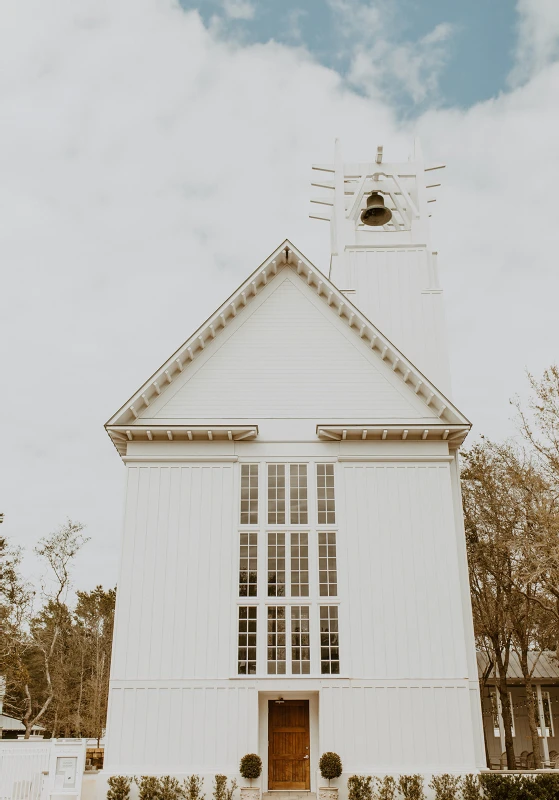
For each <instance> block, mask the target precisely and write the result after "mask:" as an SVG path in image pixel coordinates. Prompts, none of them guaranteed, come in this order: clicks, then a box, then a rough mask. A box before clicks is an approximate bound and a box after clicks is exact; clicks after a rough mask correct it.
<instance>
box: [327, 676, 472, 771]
mask: <svg viewBox="0 0 559 800" xmlns="http://www.w3.org/2000/svg"><path fill="white" fill-rule="evenodd" d="M320 742H321V749H322V750H324V751H326V750H332V751H334V752H337V753H344V772H348V773H351V772H363V771H365V772H375V771H379V772H381V771H385V770H386V771H388V772H390V771H394V770H413V771H415V772H428V771H430V770H431V769H432V770H434V771H437V770H449V769H453V768H454V769H456V770H462V769H464V768H470V769H472V768H474V765H475V756H474V747H473V734H472V731H471V724H470V709H469V698H468V690H467V689H466V688H465V686H461V687H441V686H404V687H403V686H389V685H387V686H355V685H346V686H334V685H332V686H324V687H323V688H322V690H321V692H320Z"/></svg>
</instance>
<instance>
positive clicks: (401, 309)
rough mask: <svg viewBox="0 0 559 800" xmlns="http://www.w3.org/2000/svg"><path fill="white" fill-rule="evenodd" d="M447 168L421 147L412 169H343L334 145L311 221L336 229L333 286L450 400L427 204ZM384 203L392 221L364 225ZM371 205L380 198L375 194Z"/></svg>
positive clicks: (318, 174) (322, 168)
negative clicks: (371, 208)
mask: <svg viewBox="0 0 559 800" xmlns="http://www.w3.org/2000/svg"><path fill="white" fill-rule="evenodd" d="M440 169H442V165H434V166H428V167H426V166H425V164H424V162H423V155H422V153H421V147H420V145H419V142H418V140H416V141H415V147H414V153H413V156H410V159H409V160H408V161H406V162H395V163H386V162H384V154H383V147H382V146H379V147H377V152H376V156H375V159H374V160H373V161H370V162H359V163H344V162H343V159H342V152H341V146H340V142H339V140H336V145H335V156H334V163H333V164H314V165H313V170H314V177H313V182H312V185H313V186H317V187H320V188H323V189H327V190H328V196H327V197H317V198H313V199H312V200H311V202H312V203H313V204H315V205H314V209H316V208H318V209H319V210H318V211H316V210H313V212H312V213H311V215H310V216H311V217H313V218H315V219H322V220H326V221H329V222H330V237H331V259H330V279H331V280H332V282H333V283H334V284H335V285H336V286H337V287H338V288H339V289H340V290H341V291H342V292H343V293H344V294H345V295H346V296H347V297H348V299H349V300H351V302H352V303H353V304H354V305H356V306H357V307H358V308H359V310H360V311H362V312H363V314H365V316H366V317H368V319H370V320H371V322H373V323H374V324H375V325H377V326H378V327H379V328H380V329H381V330H382V331H383V333H384V334H385V335H386V336H387V337H388V338H389V339H390V340H391V341H392V342H393V344H395V345H396V346H397V347H398V348H399V349H400V350H401V351H402V352H403V353H404V354H405V355H406V356H407V357H408V358H409V359H410V360H411V361H412V362H413V363H414V364H415V365H416V366H417V367H418V369H420V370H421V372H423V374H424V375H426V377H427V378H428V379H429V380H430V381H432V382H433V383H434V384H435V385H436V386H437V387H438V388H439V389H440V390H441V391H442V392H443V393H444V394H445V395H446V396H447V397H448V396H449V395H450V374H449V367H448V353H447V346H446V328H445V323H444V310H443V299H442V289H441V288H440V285H439V280H438V273H437V254H436V253H435V252H433V251H432V249H431V244H430V238H429V222H428V218H429V216H430V214H429V204H430V203H431V202H432V201H433V199H434V198H432V197H431V196H430V195H431V194H432V191H433V189H435V188H436V187H437V186H440V183H438V182H437V177H436V176H437V175H438V173H437V172H436V170H440ZM372 193H379V194H380V198H382V199H383V200H384V204H385V206H386V208H387V209H389V212H391V217H390V218H389V219H386V221H385V224H381V225H378V226H377V225H375V226H371V225H370V222H371V221H380V222H383V221H384V218H388V217H389V216H390V215H389V214H388V213H386V214H385V215H383V216H381V217H380V220H379V219H377V220H375V219H373V220H371V219H369V220H367V219H366V220H365V222H367V223H368V224H364V222H363V221H362V214H363V211H364V210H365V209H366V208H367V199H368V198H370V197H371V194H372ZM373 198H375V199H373V200H372V201H371V200H369V205H371V202H372V203H373V205H377V206H378V205H379V202H381V201H380V198H378V197H375V195H373Z"/></svg>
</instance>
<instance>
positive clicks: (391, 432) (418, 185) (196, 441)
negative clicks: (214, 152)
mask: <svg viewBox="0 0 559 800" xmlns="http://www.w3.org/2000/svg"><path fill="white" fill-rule="evenodd" d="M314 169H315V175H316V176H317V177H316V178H315V184H314V185H315V186H317V187H319V188H322V190H323V193H324V196H321V197H318V198H315V199H314V200H313V203H314V206H313V207H314V208H315V211H314V212H313V214H312V215H313V216H315V217H318V218H320V219H326V220H328V221H329V222H330V234H331V245H332V246H331V252H332V258H331V264H330V268H329V270H325V271H324V272H321V271H320V270H319V269H317V267H315V266H314V265H313V264H312V263H311V262H310V261H309V260H308V259H307V258H305V256H304V255H303V254H302V253H301V252H299V251H298V250H297V248H296V247H295V246H294V245H293V244H292V243H291V242H289V241H285V242H283V243H282V244H281V245H280V246H279V247H278V248H277V250H275V251H274V252H273V253H272V255H271V256H269V257H268V258H267V259H266V260H265V261H264V262H263V263H262V264H261V265H260V266H259V267H258V268H257V269H256V270H255V271H254V272H252V274H251V275H249V277H248V278H247V280H246V281H245V282H244V283H243V284H242V285H241V286H240V287H239V289H238V290H237V291H236V292H235V293H234V294H233V295H232V296H231V297H230V298H229V299H228V300H226V301H225V303H223V305H221V306H220V307H219V308H218V309H217V311H216V312H215V314H213V316H212V317H211V318H210V319H209V320H208V321H207V322H206V323H204V325H203V326H202V327H201V328H200V329H199V330H197V331H196V332H195V333H194V334H193V335H192V336H191V337H190V338H189V339H188V340H187V341H186V342H185V344H184V345H183V346H182V347H181V348H179V350H178V351H177V352H176V353H174V354H173V355H172V356H171V357H170V358H169V360H168V361H167V362H166V363H165V364H164V365H163V366H162V367H161V368H160V369H159V370H158V371H157V372H156V373H154V375H152V377H151V378H150V379H149V380H148V381H147V382H146V383H145V384H144V385H143V386H142V387H141V388H140V389H139V390H138V391H137V392H136V394H134V395H133V396H132V397H131V399H130V400H129V401H128V402H127V403H126V404H125V405H124V406H123V407H122V408H121V409H120V410H119V411H118V412H117V413H116V414H115V415H114V417H112V418H111V420H109V422H108V423H107V426H106V427H107V430H108V432H109V435H110V436H111V438H112V440H113V442H114V443H115V445H116V447H117V449H118V451H119V453H120V455H121V457H122V459H123V461H124V462H125V465H126V472H127V480H126V503H125V520H124V532H123V542H122V555H121V566H120V575H119V580H118V599H117V611H116V621H115V634H114V647H113V661H112V667H111V684H110V698H109V718H108V728H107V746H106V756H105V771H106V772H108V773H113V774H114V773H118V774H125V773H129V774H150V773H153V774H174V775H181V774H192V773H198V774H202V775H207V776H213V775H215V774H216V773H224V774H229V775H237V774H238V764H239V760H240V758H241V757H242V756H243V755H244V754H246V753H251V752H255V753H258V754H259V755H260V756H261V758H262V760H263V763H264V769H263V774H262V779H261V780H262V788H263V790H264V791H267V790H281V789H285V790H292V789H297V790H309V791H316V788H317V786H318V781H319V778H318V776H317V769H318V759H319V757H320V755H321V753H323V752H325V751H328V750H331V751H335V752H337V753H339V755H340V756H341V758H342V762H343V764H344V775H345V776H346V777H347V774H353V773H359V772H362V773H368V774H372V773H377V774H381V773H383V772H384V773H398V774H400V773H404V772H406V773H410V772H414V773H415V772H423V773H429V772H450V771H453V772H472V771H475V770H477V769H479V768H481V767H483V766H484V763H485V758H484V746H483V733H482V725H481V708H480V700H479V687H478V679H477V666H476V659H475V650H474V637H473V625H472V617H471V607H470V598H469V589H468V573H467V562H466V548H465V539H464V530H463V525H462V510H461V499H460V485H459V473H458V460H457V452H458V450H457V449H458V447H459V446H460V444H461V443H462V442H463V440H464V438H465V436H466V435H467V433H468V431H469V429H470V423H469V421H468V420H467V418H466V417H464V415H463V414H462V413H461V412H460V411H459V410H458V409H457V408H456V407H455V406H454V404H453V403H452V401H451V399H450V378H449V365H448V354H447V349H446V333H445V328H444V314H443V308H442V291H441V288H440V286H439V283H438V277H437V264H436V255H435V254H433V252H432V250H431V246H430V242H429V231H428V209H429V205H428V201H429V199H430V197H429V192H430V191H431V187H432V185H433V184H435V183H436V182H437V181H436V178H434V177H433V176H435V175H437V173H436V172H435V171H433V170H431V169H429V167H428V166H427V168H426V167H425V165H424V163H423V159H422V156H421V153H420V152H419V149H418V148H417V147H416V151H415V153H414V156H413V157H412V158H410V160H409V161H407V162H402V163H394V164H387V163H384V162H383V155H382V150H381V148H379V149H378V151H377V154H376V157H375V158H374V159H373V161H371V162H364V163H355V164H347V163H343V161H342V158H341V153H340V149H339V145H337V146H336V157H335V161H334V163H333V164H322V165H317V166H316V167H315V168H314ZM375 192H378V193H379V194H378V195H376V194H372V193H375ZM372 197H373V198H375V200H374V201H371V199H370V198H372ZM379 197H381V198H383V200H380V201H379V199H378V198H379ZM383 202H384V204H385V207H386V209H389V211H388V212H386V211H383V210H382V203H383ZM375 203H376V204H377V205H379V203H380V211H379V213H381V214H382V213H383V214H384V215H385V216H383V217H382V220H383V221H384V224H383V225H376V226H374V227H371V226H370V225H369V224H363V222H362V219H361V218H362V215H363V212H364V211H365V212H366V209H367V207H370V208H373V207H374V205H375ZM316 209H319V210H318V211H316ZM373 210H374V208H373ZM371 213H372V212H371ZM365 217H366V214H365ZM389 217H390V218H389Z"/></svg>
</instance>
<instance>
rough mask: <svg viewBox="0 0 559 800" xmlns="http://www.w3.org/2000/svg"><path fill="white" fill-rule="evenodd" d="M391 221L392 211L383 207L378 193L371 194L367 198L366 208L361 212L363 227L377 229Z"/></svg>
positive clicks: (382, 199)
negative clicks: (367, 226) (368, 226)
mask: <svg viewBox="0 0 559 800" xmlns="http://www.w3.org/2000/svg"><path fill="white" fill-rule="evenodd" d="M391 219H392V211H391V210H390V209H389V208H386V206H385V205H384V197H383V196H382V195H381V194H380V192H371V194H370V195H369V196H368V197H367V208H365V209H364V210H363V211H362V212H361V222H362V223H363V225H370V226H371V227H379V226H381V225H386V223H387V222H390V220H391Z"/></svg>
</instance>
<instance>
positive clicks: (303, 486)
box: [289, 464, 309, 525]
mask: <svg viewBox="0 0 559 800" xmlns="http://www.w3.org/2000/svg"><path fill="white" fill-rule="evenodd" d="M289 507H290V519H291V524H292V525H307V524H308V521H309V510H308V497H307V465H306V464H291V465H290V467H289Z"/></svg>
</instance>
